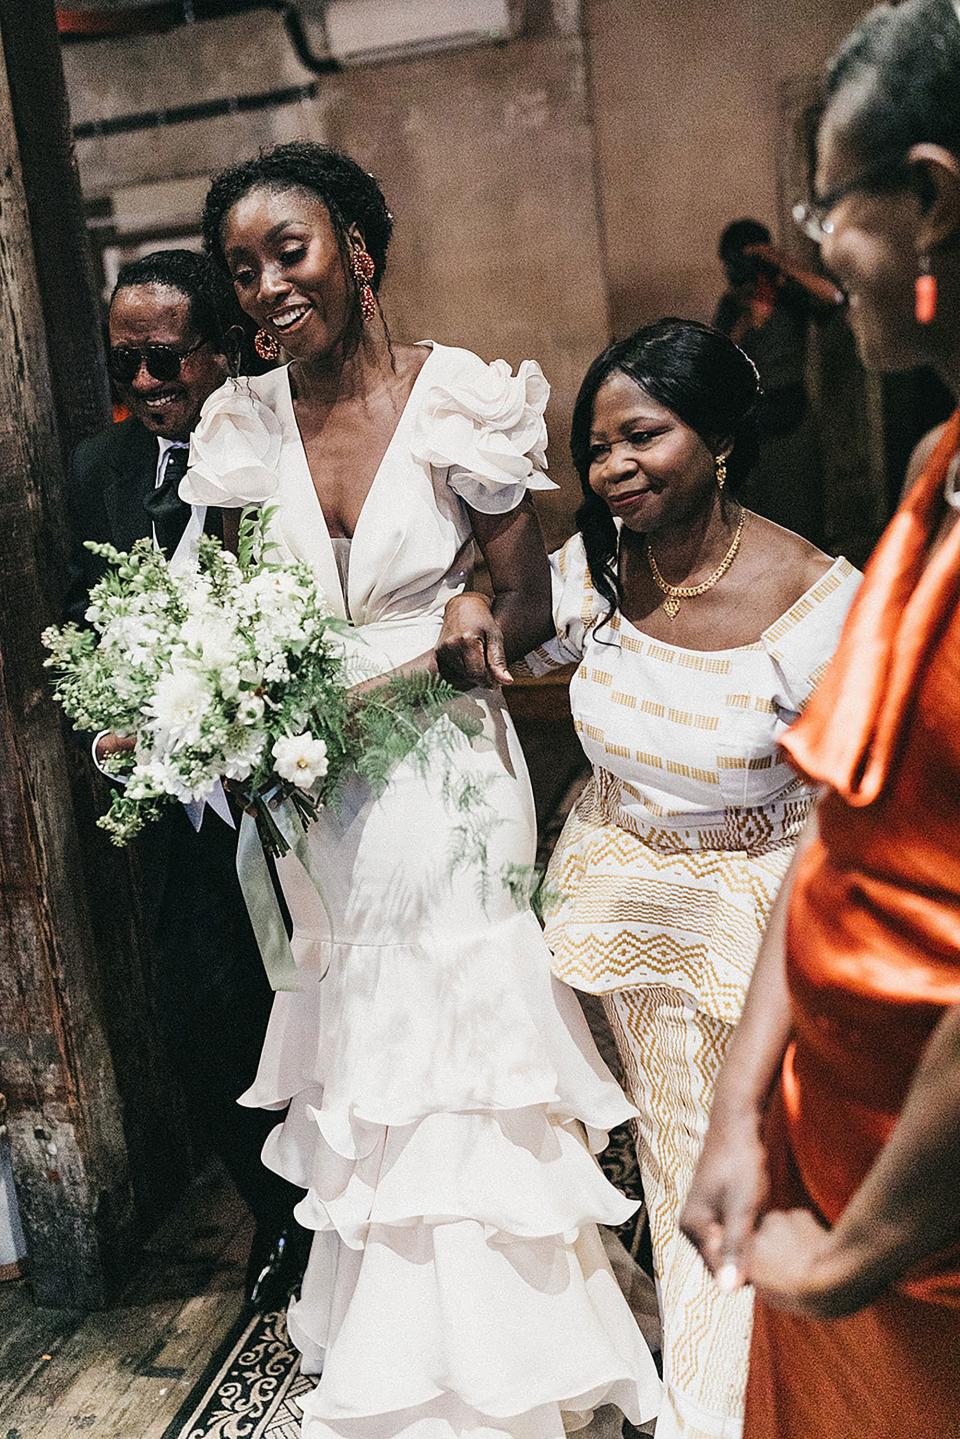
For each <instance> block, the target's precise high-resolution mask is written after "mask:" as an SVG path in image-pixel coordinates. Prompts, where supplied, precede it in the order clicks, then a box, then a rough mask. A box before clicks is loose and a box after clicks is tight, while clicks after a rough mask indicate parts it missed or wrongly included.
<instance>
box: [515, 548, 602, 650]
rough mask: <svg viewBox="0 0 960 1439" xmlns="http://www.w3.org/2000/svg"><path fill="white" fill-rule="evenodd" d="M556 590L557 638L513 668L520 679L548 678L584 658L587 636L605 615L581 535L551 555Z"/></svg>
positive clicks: (555, 618)
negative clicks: (551, 672)
mask: <svg viewBox="0 0 960 1439" xmlns="http://www.w3.org/2000/svg"><path fill="white" fill-rule="evenodd" d="M550 582H551V585H552V587H553V622H554V626H555V627H556V631H557V633H556V635H555V636H554V638H553V639H552V640H547V642H546V644H543V645H539V646H538V647H537V648H536V649H535V650H531V652H530V653H529V654H528V655H524V657H523V659H522V660H517V661H515V662H514V664H512V665H511V666H510V669H511V671H512V673H513V674H515V675H516V676H517V677H518V678H520V677H523V678H526V677H529V676H536V675H545V674H548V673H549V672H550V670H556V669H560V668H562V666H564V665H569V664H576V663H577V662H578V661H579V660H581V659H582V658H583V651H584V646H585V645H586V642H587V633H588V631H589V629H590V627H591V626H592V625H593V624H594V622H595V621H596V620H598V619H599V618H600V615H601V613H602V612H603V604H602V602H601V601H600V599H599V597H598V596H597V592H596V590H595V589H594V588H593V583H592V581H591V579H590V572H589V570H588V569H587V557H586V553H585V551H584V548H583V538H582V536H581V535H580V534H575V535H571V536H570V538H569V540H567V543H566V544H565V545H564V546H563V548H562V549H560V550H555V551H554V552H553V554H552V555H551V556H550Z"/></svg>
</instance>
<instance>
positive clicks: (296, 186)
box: [202, 140, 393, 342]
mask: <svg viewBox="0 0 960 1439" xmlns="http://www.w3.org/2000/svg"><path fill="white" fill-rule="evenodd" d="M251 190H270V191H273V192H274V193H283V192H284V191H287V190H301V191H303V192H304V193H306V194H308V195H312V196H314V197H315V198H316V199H318V200H320V201H321V203H322V204H323V205H324V206H325V207H326V210H327V213H328V214H329V216H330V222H331V224H332V225H333V230H334V234H335V235H336V237H337V247H338V249H339V251H340V258H341V260H342V261H343V268H344V273H345V274H346V275H347V276H348V278H349V280H350V282H351V283H352V284H353V287H354V300H355V303H354V307H353V309H354V313H353V316H352V319H351V330H352V332H353V334H352V338H353V339H354V340H355V341H356V342H359V340H360V337H361V335H362V333H363V321H362V318H361V315H360V291H359V287H358V285H357V282H356V278H355V276H354V274H353V267H352V265H351V262H350V240H349V231H350V228H351V226H353V225H356V227H357V229H358V230H359V231H360V233H361V235H362V236H363V241H364V244H365V245H366V248H367V252H368V254H369V255H370V257H371V259H372V260H373V264H374V272H373V276H372V278H371V280H370V286H371V289H372V290H373V292H374V294H376V293H377V291H378V290H379V289H380V284H381V281H382V280H383V274H384V271H385V270H386V267H387V250H388V248H389V246H390V235H391V233H392V231H393V216H392V215H391V213H390V211H389V210H388V209H387V202H386V200H385V199H384V198H383V191H382V190H381V189H380V186H379V185H378V184H377V182H376V180H375V179H374V178H373V176H372V175H370V174H368V173H367V171H366V170H364V169H363V167H362V166H361V165H358V164H357V162H356V161H355V160H351V159H350V156H349V155H344V154H343V153H342V152H341V151H340V150H334V149H331V147H330V146H329V145H318V144H316V143H315V142H314V141H311V140H293V141H291V142H290V143H289V144H287V145H274V146H273V148H272V149H270V150H264V151H262V152H261V153H260V154H259V155H257V156H255V157H254V158H253V159H252V160H244V161H242V162H241V164H239V165H232V166H231V167H230V169H229V170H222V171H221V172H220V174H219V175H216V176H214V179H213V182H212V184H211V186H210V190H209V192H208V194H207V198H206V202H205V204H204V207H203V222H202V227H203V244H204V249H205V250H206V252H207V254H208V255H209V256H210V258H211V259H212V260H213V262H214V264H215V265H216V266H217V267H218V269H220V270H222V271H223V272H224V273H225V274H226V273H227V261H226V256H225V255H224V251H223V232H224V229H225V227H226V222H227V216H228V215H229V213H230V211H231V210H232V209H233V207H234V205H236V204H237V202H238V201H239V200H242V199H243V197H244V195H247V194H249V193H250V191H251Z"/></svg>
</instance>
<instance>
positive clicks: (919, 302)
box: [913, 255, 937, 325]
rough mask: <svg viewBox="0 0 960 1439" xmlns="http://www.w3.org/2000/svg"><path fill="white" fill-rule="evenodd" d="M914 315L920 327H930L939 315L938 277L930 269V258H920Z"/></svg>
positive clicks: (915, 286)
mask: <svg viewBox="0 0 960 1439" xmlns="http://www.w3.org/2000/svg"><path fill="white" fill-rule="evenodd" d="M913 313H914V315H915V316H916V321H917V324H918V325H929V324H930V323H931V322H932V321H933V319H934V318H935V316H936V313H937V277H936V275H934V274H933V273H932V272H931V269H930V256H929V255H922V256H921V257H920V269H919V273H918V275H917V279H916V283H915V285H914V305H913Z"/></svg>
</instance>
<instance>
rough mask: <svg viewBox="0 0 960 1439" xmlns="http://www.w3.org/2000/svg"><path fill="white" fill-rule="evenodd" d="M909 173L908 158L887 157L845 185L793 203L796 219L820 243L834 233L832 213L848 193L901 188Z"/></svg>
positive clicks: (809, 235)
mask: <svg viewBox="0 0 960 1439" xmlns="http://www.w3.org/2000/svg"><path fill="white" fill-rule="evenodd" d="M908 173H909V165H908V162H907V161H906V160H905V159H902V158H901V157H899V156H898V157H896V158H895V159H894V160H893V162H892V163H891V161H890V160H889V159H887V160H884V161H882V162H881V163H880V164H877V165H873V166H871V168H870V169H869V170H864V171H862V172H861V173H860V174H859V175H856V176H854V178H853V179H852V180H848V181H847V183H846V184H845V185H838V186H837V187H836V189H835V190H828V191H827V193H826V194H825V195H816V194H814V195H811V196H810V198H809V200H801V201H800V202H799V204H796V205H794V207H793V211H792V214H793V219H794V222H795V224H796V225H797V226H798V227H799V229H800V230H801V231H802V232H803V234H804V235H806V237H807V239H808V240H814V241H815V242H816V243H817V244H818V245H820V244H822V243H823V241H824V240H825V239H826V237H827V236H828V235H832V234H833V230H834V226H833V221H832V220H831V219H830V215H831V213H832V212H833V211H834V210H835V209H836V208H837V206H838V205H839V204H840V201H841V200H845V199H846V198H847V196H848V195H853V194H855V192H856V191H857V190H866V191H870V190H873V191H883V190H897V189H900V188H901V186H902V185H903V183H904V180H905V179H906V177H907V175H908Z"/></svg>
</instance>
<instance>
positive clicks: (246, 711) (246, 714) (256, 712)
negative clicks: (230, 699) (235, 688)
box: [237, 695, 263, 724]
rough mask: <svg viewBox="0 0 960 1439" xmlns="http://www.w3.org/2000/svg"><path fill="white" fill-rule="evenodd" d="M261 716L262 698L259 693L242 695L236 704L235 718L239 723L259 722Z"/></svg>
mask: <svg viewBox="0 0 960 1439" xmlns="http://www.w3.org/2000/svg"><path fill="white" fill-rule="evenodd" d="M262 718H263V700H262V699H261V698H260V696H259V695H244V697H243V699H242V700H241V701H240V703H239V704H238V705H237V720H238V721H239V723H240V724H259V723H260V721H261V719H262Z"/></svg>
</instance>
